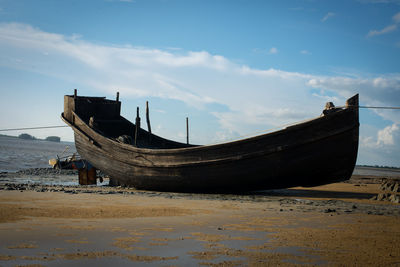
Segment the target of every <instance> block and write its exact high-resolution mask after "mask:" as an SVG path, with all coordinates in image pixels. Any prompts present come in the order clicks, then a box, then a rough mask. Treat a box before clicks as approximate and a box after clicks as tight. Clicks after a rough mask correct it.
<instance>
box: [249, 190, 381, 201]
mask: <svg viewBox="0 0 400 267" xmlns="http://www.w3.org/2000/svg"><path fill="white" fill-rule="evenodd" d="M250 194H251V195H257V196H275V197H276V196H277V197H304V198H332V199H340V198H347V199H370V198H372V197H373V196H375V195H376V194H373V193H362V192H343V191H327V190H314V189H306V188H304V189H303V188H288V189H274V190H263V191H257V192H251V193H250V192H248V193H245V195H250Z"/></svg>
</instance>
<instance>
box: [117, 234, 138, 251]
mask: <svg viewBox="0 0 400 267" xmlns="http://www.w3.org/2000/svg"><path fill="white" fill-rule="evenodd" d="M114 240H115V241H114V243H113V244H112V245H113V246H115V247H118V248H122V249H125V250H133V249H134V248H133V247H132V245H133V244H135V243H137V242H139V241H140V240H141V238H140V237H133V236H128V237H117V238H114Z"/></svg>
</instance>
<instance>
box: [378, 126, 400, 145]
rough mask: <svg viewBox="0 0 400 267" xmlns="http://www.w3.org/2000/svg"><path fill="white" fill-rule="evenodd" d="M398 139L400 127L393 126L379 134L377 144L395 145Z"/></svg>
mask: <svg viewBox="0 0 400 267" xmlns="http://www.w3.org/2000/svg"><path fill="white" fill-rule="evenodd" d="M396 137H400V131H399V126H398V125H397V124H392V125H391V126H387V127H385V128H384V129H383V130H380V131H379V132H378V141H377V144H378V145H380V144H383V145H395V140H396V139H395V138H396ZM397 139H398V138H397ZM396 141H399V140H396Z"/></svg>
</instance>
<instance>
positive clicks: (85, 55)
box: [0, 0, 400, 167]
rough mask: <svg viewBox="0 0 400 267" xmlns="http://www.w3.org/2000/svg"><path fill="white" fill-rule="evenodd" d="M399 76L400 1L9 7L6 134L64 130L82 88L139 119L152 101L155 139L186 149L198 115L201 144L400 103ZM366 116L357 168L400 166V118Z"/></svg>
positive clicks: (1, 65) (0, 16)
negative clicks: (331, 111)
mask: <svg viewBox="0 0 400 267" xmlns="http://www.w3.org/2000/svg"><path fill="white" fill-rule="evenodd" d="M399 67H400V1H394V0H393V1H390V0H346V1H317V0H315V1H313V0H298V1H239V0H237V1H232V0H231V1H218V0H215V1H174V0H154V1H151V0H135V1H128V0H125V1H118V0H97V1H72V0H71V1H52V0H46V1H45V0H37V1H29V0H26V1H22V0H0V90H1V98H0V99H1V100H0V112H1V114H2V115H1V117H0V126H1V127H0V128H3V129H4V128H14V127H29V126H45V125H60V124H62V122H61V121H60V113H61V112H62V109H63V95H64V94H71V93H72V92H73V89H74V88H78V90H79V91H78V92H79V94H82V95H96V96H107V97H110V98H112V97H114V96H115V93H116V91H120V93H121V100H122V101H123V102H122V105H123V106H122V113H123V115H124V116H125V117H127V118H128V119H134V117H135V110H136V106H140V107H141V108H142V110H144V107H145V101H146V100H149V102H150V111H151V121H152V125H153V127H152V128H153V131H154V132H156V133H157V134H159V135H162V136H165V137H168V138H172V139H174V140H177V141H185V117H186V116H188V117H189V118H190V130H191V141H192V142H193V143H198V144H209V143H216V142H222V141H225V140H231V139H235V138H239V137H241V136H246V135H252V134H255V133H258V132H263V131H265V130H270V129H274V128H277V127H279V126H281V125H285V124H288V123H293V122H296V121H301V120H304V119H307V118H312V117H316V116H318V115H319V114H320V113H321V110H322V108H323V106H324V104H325V102H327V101H333V102H334V103H335V104H337V105H343V104H344V102H345V100H346V98H348V97H350V96H352V95H354V94H355V93H359V94H360V100H361V103H362V104H363V105H378V106H400V71H399V69H400V68H399ZM142 113H143V112H142ZM360 114H361V117H360V122H361V133H360V152H359V157H358V163H359V164H373V165H374V164H379V165H391V166H399V167H400V156H399V155H400V111H383V110H361V113H360ZM142 116H143V115H142ZM25 132H26V131H25ZM19 133H20V132H12V133H9V134H19ZM29 133H31V134H33V135H35V136H38V137H46V136H48V135H53V134H54V135H59V136H61V137H62V138H63V139H64V140H72V139H73V136H72V131H71V130H69V129H51V130H46V131H43V130H42V131H38V130H35V131H31V132H29Z"/></svg>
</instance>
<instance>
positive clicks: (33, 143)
mask: <svg viewBox="0 0 400 267" xmlns="http://www.w3.org/2000/svg"><path fill="white" fill-rule="evenodd" d="M73 153H76V148H75V144H74V143H73V142H59V143H58V142H51V141H44V140H25V139H21V138H18V137H13V136H5V135H0V172H17V171H20V170H23V169H29V168H50V167H51V166H50V165H49V160H50V159H52V158H57V156H59V157H63V156H68V155H72V154H73Z"/></svg>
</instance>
